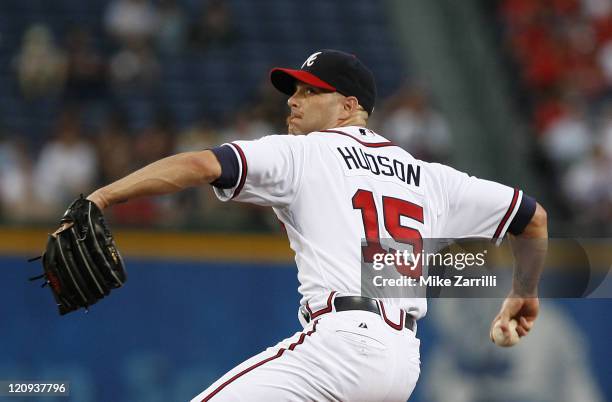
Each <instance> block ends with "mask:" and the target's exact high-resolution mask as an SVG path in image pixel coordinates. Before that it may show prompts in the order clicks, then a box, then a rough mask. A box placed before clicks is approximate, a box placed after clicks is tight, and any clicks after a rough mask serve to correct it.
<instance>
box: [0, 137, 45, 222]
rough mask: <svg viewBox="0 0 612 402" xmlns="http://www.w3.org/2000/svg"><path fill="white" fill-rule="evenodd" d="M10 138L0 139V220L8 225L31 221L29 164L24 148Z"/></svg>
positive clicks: (30, 175)
mask: <svg viewBox="0 0 612 402" xmlns="http://www.w3.org/2000/svg"><path fill="white" fill-rule="evenodd" d="M18 137H20V136H18V135H14V136H13V137H12V139H6V140H2V139H0V216H3V217H4V219H6V220H10V221H15V220H17V221H20V220H24V219H30V220H32V219H35V218H36V216H35V214H36V211H37V209H38V208H36V203H35V199H34V197H33V194H32V161H31V160H30V157H29V155H28V153H27V149H26V146H25V144H24V143H23V142H22V141H20V140H19V139H17V138H18Z"/></svg>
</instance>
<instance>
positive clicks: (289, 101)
mask: <svg viewBox="0 0 612 402" xmlns="http://www.w3.org/2000/svg"><path fill="white" fill-rule="evenodd" d="M295 95H296V93H294V94H293V95H291V96H290V97H289V99H287V105H288V106H289V107H290V108H291V109H293V108H296V107H298V103H297V97H296V96H295Z"/></svg>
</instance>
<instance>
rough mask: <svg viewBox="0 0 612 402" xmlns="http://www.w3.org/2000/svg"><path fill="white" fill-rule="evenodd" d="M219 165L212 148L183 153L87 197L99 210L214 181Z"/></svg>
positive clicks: (159, 161)
mask: <svg viewBox="0 0 612 402" xmlns="http://www.w3.org/2000/svg"><path fill="white" fill-rule="evenodd" d="M220 175H221V164H220V163H219V161H218V159H217V157H216V156H215V154H214V153H213V152H212V151H209V150H206V151H199V152H184V153H180V154H176V155H172V156H169V157H167V158H163V159H160V160H158V161H156V162H153V163H151V164H149V165H147V166H145V167H143V168H141V169H139V170H137V171H135V172H133V173H131V174H129V175H127V176H125V177H123V178H122V179H119V180H117V181H115V182H113V183H111V184H109V185H107V186H104V187H102V188H100V189H98V190H96V191H94V192H93V193H91V194H90V195H89V196H88V197H87V198H88V199H89V200H91V201H93V202H94V203H96V205H98V207H100V209H104V208H107V207H109V206H111V205H113V204H116V203H119V202H124V201H129V200H131V199H134V198H138V197H148V196H155V195H163V194H170V193H175V192H178V191H180V190H183V189H186V188H188V187H194V186H199V185H202V184H206V183H211V182H213V181H215V180H216V179H217V178H218V177H219V176H220Z"/></svg>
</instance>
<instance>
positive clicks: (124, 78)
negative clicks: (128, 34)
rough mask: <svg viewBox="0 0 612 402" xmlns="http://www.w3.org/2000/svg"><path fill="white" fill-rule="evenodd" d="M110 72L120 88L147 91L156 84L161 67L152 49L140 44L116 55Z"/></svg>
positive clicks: (123, 49)
mask: <svg viewBox="0 0 612 402" xmlns="http://www.w3.org/2000/svg"><path fill="white" fill-rule="evenodd" d="M110 72H111V78H112V80H113V84H114V85H115V86H116V87H118V88H129V87H135V88H139V89H146V88H150V87H152V86H154V85H155V84H156V82H157V78H158V77H159V73H160V66H159V63H158V62H157V58H156V57H155V55H154V53H153V51H152V50H151V48H150V47H149V46H148V45H146V44H144V43H139V44H134V45H132V46H130V47H124V48H122V49H121V50H120V51H119V52H118V53H116V54H115V55H114V56H113V57H112V58H111V62H110Z"/></svg>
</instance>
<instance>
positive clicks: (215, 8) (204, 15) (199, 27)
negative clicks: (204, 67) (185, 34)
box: [189, 0, 237, 50]
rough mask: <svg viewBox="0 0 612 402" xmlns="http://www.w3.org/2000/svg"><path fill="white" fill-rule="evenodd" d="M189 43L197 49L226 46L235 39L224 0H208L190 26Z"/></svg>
mask: <svg viewBox="0 0 612 402" xmlns="http://www.w3.org/2000/svg"><path fill="white" fill-rule="evenodd" d="M189 39H190V42H191V45H192V46H193V47H194V48H196V49H199V50H204V49H208V48H212V47H221V48H223V47H227V46H229V45H231V44H232V43H234V42H235V40H236V39H237V34H236V27H235V24H234V21H233V17H232V14H231V12H230V9H229V6H228V4H227V2H226V1H225V0H208V1H207V2H206V3H205V4H204V6H203V7H202V10H201V11H200V15H199V17H198V18H197V20H196V22H195V24H194V25H193V26H192V27H191V30H190V34H189Z"/></svg>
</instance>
